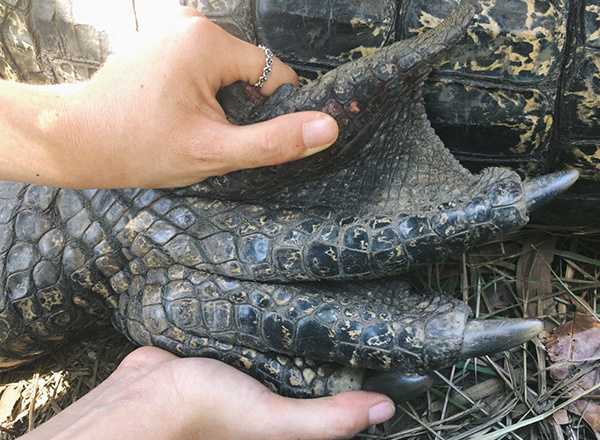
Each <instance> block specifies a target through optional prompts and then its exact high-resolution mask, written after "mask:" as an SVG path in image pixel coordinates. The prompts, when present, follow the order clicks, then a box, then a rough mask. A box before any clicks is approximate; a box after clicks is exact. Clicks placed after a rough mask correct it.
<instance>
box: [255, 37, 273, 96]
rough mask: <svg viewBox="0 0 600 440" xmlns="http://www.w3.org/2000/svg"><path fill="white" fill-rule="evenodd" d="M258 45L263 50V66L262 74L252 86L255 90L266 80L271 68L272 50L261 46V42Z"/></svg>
mask: <svg viewBox="0 0 600 440" xmlns="http://www.w3.org/2000/svg"><path fill="white" fill-rule="evenodd" d="M258 47H259V48H260V49H262V50H263V51H264V52H265V67H264V68H263V71H262V75H261V76H260V78H259V79H258V81H257V82H256V84H254V86H253V87H254V88H255V89H256V90H260V89H261V88H262V86H263V85H264V84H265V83H266V82H267V79H268V78H269V74H270V73H271V71H272V70H273V69H272V68H271V66H273V52H271V49H269V48H268V47H266V46H263V45H262V44H261V45H260V46H258Z"/></svg>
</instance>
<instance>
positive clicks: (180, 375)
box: [23, 347, 394, 440]
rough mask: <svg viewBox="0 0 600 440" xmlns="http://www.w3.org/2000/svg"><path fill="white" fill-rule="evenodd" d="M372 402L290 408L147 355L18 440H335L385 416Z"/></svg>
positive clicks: (218, 371) (353, 399) (298, 403)
mask: <svg viewBox="0 0 600 440" xmlns="http://www.w3.org/2000/svg"><path fill="white" fill-rule="evenodd" d="M393 412H394V406H393V404H392V403H391V401H390V400H389V399H388V398H387V397H385V396H383V395H380V394H376V393H369V392H366V391H351V392H347V393H343V394H339V395H337V396H333V397H324V398H319V399H309V400H296V399H290V398H284V397H281V396H278V395H276V394H274V393H272V392H271V391H269V390H268V389H267V388H265V387H264V386H263V385H261V384H260V383H258V382H257V381H255V380H254V379H252V378H251V377H250V376H248V375H246V374H244V373H242V372H240V371H238V370H235V369H234V368H233V367H230V366H228V365H226V364H223V363H221V362H218V361H215V360H212V359H205V358H184V359H181V358H178V357H176V356H174V355H172V354H170V353H168V352H166V351H163V350H161V349H158V348H154V347H144V348H140V349H138V350H136V351H134V352H133V353H132V354H130V355H129V356H128V357H127V358H126V359H125V360H124V361H123V362H122V364H121V365H120V366H119V368H118V369H117V370H116V371H115V372H114V373H113V374H112V375H111V376H110V377H109V378H108V379H107V380H106V381H104V382H103V383H102V384H100V385H99V386H98V387H97V388H95V389H94V390H92V391H91V392H90V393H89V394H87V395H86V396H84V397H83V398H82V399H81V400H79V401H77V402H76V403H74V404H73V405H72V406H70V407H69V408H67V409H65V410H64V411H63V412H61V413H60V414H58V415H57V416H56V417H54V418H53V419H51V420H50V421H49V422H47V423H46V424H44V425H42V426H41V427H39V428H37V429H36V430H34V431H32V432H31V433H29V434H28V435H26V436H24V437H23V440H35V439H48V438H56V439H60V438H65V439H67V438H68V439H72V440H78V439H87V438H89V439H95V438H99V437H102V438H106V439H112V438H119V439H129V438H131V439H138V438H143V439H145V440H153V439H161V440H164V439H171V438H173V439H178V440H188V439H190V440H191V439H194V440H200V439H223V440H226V439H240V438H244V439H247V440H253V439H257V440H258V439H261V440H269V439H277V440H285V439H341V438H351V437H353V436H354V435H356V434H357V433H358V432H360V431H362V430H364V429H365V428H366V427H367V426H369V425H371V424H376V423H380V422H383V421H384V420H386V419H388V418H389V417H391V416H392V414H393Z"/></svg>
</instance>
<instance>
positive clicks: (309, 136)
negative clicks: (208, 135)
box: [219, 112, 338, 173]
mask: <svg viewBox="0 0 600 440" xmlns="http://www.w3.org/2000/svg"><path fill="white" fill-rule="evenodd" d="M337 135H338V126H337V123H336V122H335V120H334V119H333V118H332V117H330V116H328V115H326V114H324V113H319V112H302V113H292V114H289V115H284V116H280V117H278V118H275V119H272V120H270V121H265V122H261V123H258V124H253V125H247V126H243V127H237V126H233V125H231V126H227V129H225V130H222V131H221V139H220V142H221V143H222V145H226V146H227V147H226V148H223V149H222V150H220V151H219V153H220V156H221V159H222V163H223V164H224V165H225V167H226V168H225V169H222V170H220V171H219V172H220V173H225V172H230V171H234V170H239V169H244V168H256V167H260V166H266V165H276V164H280V163H284V162H289V161H292V160H297V159H301V158H303V157H307V156H310V155H312V154H315V153H318V152H319V151H322V150H324V149H325V148H327V147H328V146H330V145H331V144H332V143H334V142H335V140H336V138H337Z"/></svg>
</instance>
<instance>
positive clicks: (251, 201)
mask: <svg viewBox="0 0 600 440" xmlns="http://www.w3.org/2000/svg"><path fill="white" fill-rule="evenodd" d="M31 4H32V5H33V6H35V7H37V8H42V7H43V3H39V2H32V3H31ZM3 11H4V12H3V15H4V16H8V15H10V14H11V13H15V14H17V12H15V11H18V9H12V8H9V12H8V13H7V12H6V5H5V4H4V10H3ZM37 12H39V11H37V10H35V8H34V9H32V10H30V11H29V13H30V14H35V13H37ZM7 14H8V15H7ZM34 17H35V15H34ZM471 18H472V11H471V10H470V9H468V8H466V9H461V10H460V11H458V12H457V13H455V14H453V15H452V16H451V17H450V18H449V19H448V20H447V21H446V22H444V24H442V25H440V26H439V27H438V28H436V29H435V30H433V31H431V32H428V33H426V34H423V35H421V36H419V37H417V38H415V39H413V40H408V41H406V42H400V43H396V44H395V45H393V46H390V47H388V48H386V49H383V50H382V51H380V52H379V53H377V54H375V55H373V56H371V57H367V58H364V59H362V60H359V61H356V62H353V63H350V64H347V65H344V66H342V67H340V68H338V69H336V70H334V71H332V72H330V73H328V74H327V75H325V76H323V77H322V78H321V79H320V80H318V81H315V82H313V83H311V84H309V85H307V86H304V87H302V88H300V89H294V88H292V87H291V86H284V87H282V88H280V89H279V90H278V92H276V93H275V95H274V96H273V97H272V98H271V99H270V100H268V101H267V102H266V103H264V105H262V106H261V107H259V108H258V109H257V110H256V113H255V114H254V115H249V114H239V112H238V114H236V115H233V114H232V112H230V115H231V117H232V119H236V120H238V122H241V123H248V122H252V121H260V120H264V119H267V118H270V117H273V116H277V115H279V114H283V113H287V112H290V111H300V110H308V109H316V110H324V111H327V112H329V113H330V114H332V116H334V117H335V118H336V120H337V122H338V124H339V126H340V138H339V140H338V141H337V142H336V144H335V145H334V146H332V147H331V148H329V149H328V150H326V151H325V152H324V153H323V154H319V155H317V156H313V157H310V158H307V159H304V160H302V161H298V162H294V163H291V164H285V165H281V166H277V167H268V168H262V169H257V170H246V171H240V172H237V173H232V174H230V175H227V176H223V177H219V178H213V179H208V180H207V181H205V182H202V183H199V184H196V185H193V186H191V187H188V188H179V189H172V190H137V189H131V190H100V191H96V190H89V191H73V190H65V189H61V190H59V189H53V188H46V187H40V186H35V185H24V184H18V183H8V182H5V183H2V184H0V200H1V201H2V204H1V206H2V207H1V208H0V259H1V263H2V265H1V269H0V270H1V272H0V280H1V281H2V285H3V292H4V294H3V295H2V296H1V297H0V301H1V302H2V303H1V307H0V309H1V311H0V366H3V367H10V366H14V365H18V364H19V363H22V362H25V361H29V360H30V359H31V358H33V357H34V356H37V355H38V354H40V353H41V352H43V351H46V350H49V349H50V348H51V346H52V345H53V344H52V343H59V342H60V341H62V340H63V339H64V338H66V337H68V336H71V335H73V334H75V333H77V332H78V331H81V330H82V329H85V328H87V327H89V326H93V325H96V323H97V322H105V321H106V319H107V317H109V316H110V315H111V314H112V315H113V321H114V323H115V325H116V327H117V328H118V329H120V330H121V331H123V332H124V333H125V334H127V335H128V337H129V338H131V339H132V340H133V341H135V342H137V343H139V344H144V345H150V344H151V345H156V346H159V347H163V348H166V349H168V350H170V351H172V352H174V353H177V354H181V355H185V356H210V357H215V358H218V359H221V360H224V361H226V362H228V363H230V364H233V365H235V366H237V367H238V368H241V369H243V370H245V371H247V372H248V373H250V374H252V375H253V376H255V377H257V378H259V379H261V380H262V381H263V382H264V383H266V384H268V385H270V386H271V387H272V388H273V389H275V390H276V391H278V392H280V393H282V394H285V395H292V396H302V397H306V396H319V395H324V394H331V393H334V392H339V391H340V390H343V389H351V388H361V387H362V386H363V383H364V379H365V369H369V370H379V371H396V372H399V373H402V372H427V371H430V370H433V369H436V368H440V367H443V366H446V365H451V364H453V363H455V362H456V361H457V360H459V359H460V357H461V353H462V352H463V349H464V347H463V336H464V334H465V329H466V327H467V325H468V318H469V315H470V311H469V309H468V307H467V306H466V305H464V304H463V303H461V302H459V301H457V300H454V299H452V298H449V297H446V296H444V295H441V294H433V295H429V296H422V295H417V294H414V293H411V292H410V289H409V287H408V285H407V284H406V283H404V282H403V281H401V280H398V279H394V278H386V277H392V276H397V275H398V274H401V273H404V272H405V271H407V270H409V269H411V268H412V267H414V266H415V265H418V264H428V263H431V262H437V261H441V260H442V259H444V258H445V257H447V256H449V255H450V254H453V253H459V252H462V251H463V250H465V249H467V248H469V247H471V246H474V245H477V244H480V243H483V242H485V241H487V240H489V239H491V238H493V237H496V236H498V235H500V234H502V233H505V232H508V231H510V230H513V229H516V228H518V227H520V226H522V225H523V224H525V223H526V221H527V219H528V218H527V210H528V204H530V202H531V200H530V199H531V197H530V195H528V193H530V192H531V187H530V186H529V187H528V186H526V185H523V184H522V182H521V180H520V178H519V177H518V176H517V175H516V174H515V173H514V172H511V171H508V170H503V169H498V168H494V169H487V170H485V171H484V172H482V173H481V174H480V175H477V176H473V175H471V174H470V173H469V172H468V171H467V170H465V169H464V168H462V167H461V166H460V165H459V163H458V162H457V161H456V160H455V159H454V158H453V157H452V155H451V154H450V153H449V152H447V151H446V149H445V148H444V146H443V145H442V143H441V141H439V139H438V138H437V137H436V135H435V133H434V132H433V130H432V128H431V126H430V124H429V122H428V120H427V118H426V115H425V110H424V106H423V102H422V92H421V88H422V84H423V81H424V80H425V78H426V76H427V75H428V74H429V72H430V71H431V69H432V66H434V65H435V64H436V63H437V62H439V60H440V59H441V57H442V56H443V55H444V53H445V51H446V50H447V48H448V47H449V46H450V45H452V44H453V43H454V42H456V41H457V40H458V39H459V38H460V37H461V35H462V34H463V32H464V29H465V27H466V25H467V24H468V22H469V21H470V20H471ZM33 21H34V22H35V20H33ZM75 29H76V28H75ZM47 37H48V36H47V35H46V38H47ZM61 44H65V42H64V41H63V42H62V43H61ZM65 47H66V46H65ZM42 52H43V51H42ZM240 119H243V120H241V121H240ZM534 186H535V185H534ZM374 279H377V280H374ZM367 280H370V281H367ZM297 356H302V357H307V358H309V359H315V360H308V359H303V358H299V357H297ZM343 365H345V366H343ZM346 366H348V367H352V368H348V367H346Z"/></svg>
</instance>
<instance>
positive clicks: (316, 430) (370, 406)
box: [271, 391, 395, 440]
mask: <svg viewBox="0 0 600 440" xmlns="http://www.w3.org/2000/svg"><path fill="white" fill-rule="evenodd" d="M276 400H277V403H276V406H275V409H271V411H274V413H273V416H272V420H273V425H274V426H273V427H272V428H271V429H272V431H271V432H277V431H279V434H278V435H276V436H274V438H302V439H307V440H313V439H314V440H317V439H340V438H352V437H354V436H355V435H356V434H358V433H359V432H360V431H363V430H365V429H366V428H367V427H368V426H370V425H375V424H378V423H382V422H384V421H386V420H388V419H389V418H390V417H392V416H393V415H394V411H395V407H394V404H393V403H392V402H391V401H390V400H389V399H388V398H387V397H385V396H383V395H381V394H376V393H368V392H365V391H352V392H347V393H343V394H338V395H336V396H332V397H324V398H320V399H307V400H295V399H286V398H282V397H279V398H277V399H276Z"/></svg>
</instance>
